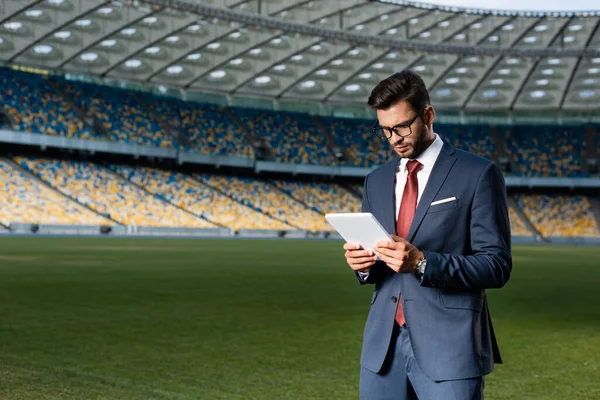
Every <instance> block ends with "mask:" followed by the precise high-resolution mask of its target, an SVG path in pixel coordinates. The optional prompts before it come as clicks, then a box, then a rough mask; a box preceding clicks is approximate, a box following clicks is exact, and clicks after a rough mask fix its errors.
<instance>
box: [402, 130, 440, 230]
mask: <svg viewBox="0 0 600 400" xmlns="http://www.w3.org/2000/svg"><path fill="white" fill-rule="evenodd" d="M443 146H444V142H443V141H442V139H440V137H439V136H438V134H437V133H436V134H435V140H434V141H433V143H431V144H430V145H429V147H428V148H427V149H425V151H424V152H422V153H421V154H419V156H418V157H417V158H415V160H417V161H418V162H420V163H421V164H422V165H423V166H422V167H421V169H419V170H418V171H417V180H418V181H419V194H418V196H417V205H418V204H419V200H421V195H422V194H423V191H424V190H425V186H426V185H427V182H428V181H429V176H430V175H431V170H432V169H433V165H434V164H435V162H436V161H437V159H438V156H439V155H440V152H441V151H442V147H443ZM409 161H411V160H410V159H408V158H402V159H401V160H400V162H399V163H398V167H397V168H396V183H395V194H396V195H395V199H396V200H395V202H396V208H395V211H396V213H395V214H394V220H397V219H398V213H399V212H400V203H401V202H402V194H403V193H404V186H406V178H407V177H408V169H407V168H406V164H407V163H408V162H409Z"/></svg>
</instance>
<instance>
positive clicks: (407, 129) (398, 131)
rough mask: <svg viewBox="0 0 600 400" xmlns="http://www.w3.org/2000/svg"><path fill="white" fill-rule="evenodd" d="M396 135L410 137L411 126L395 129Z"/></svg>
mask: <svg viewBox="0 0 600 400" xmlns="http://www.w3.org/2000/svg"><path fill="white" fill-rule="evenodd" d="M394 130H395V131H396V135H398V136H409V135H410V126H397V127H396V128H395V129H394Z"/></svg>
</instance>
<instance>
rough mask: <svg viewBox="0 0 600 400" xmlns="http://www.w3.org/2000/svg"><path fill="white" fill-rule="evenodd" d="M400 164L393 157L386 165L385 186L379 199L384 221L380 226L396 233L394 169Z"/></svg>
mask: <svg viewBox="0 0 600 400" xmlns="http://www.w3.org/2000/svg"><path fill="white" fill-rule="evenodd" d="M399 162H400V158H399V157H395V158H394V160H393V161H392V162H390V163H389V164H388V165H387V167H388V168H387V170H386V171H385V177H384V179H385V185H383V187H382V190H381V199H382V202H383V209H384V212H383V217H384V220H383V221H381V225H383V227H384V228H385V229H386V230H387V231H388V232H389V233H393V234H395V233H396V215H395V213H396V205H395V199H394V196H395V194H396V193H395V192H396V191H395V187H396V169H397V168H398V163H399Z"/></svg>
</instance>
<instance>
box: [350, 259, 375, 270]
mask: <svg viewBox="0 0 600 400" xmlns="http://www.w3.org/2000/svg"><path fill="white" fill-rule="evenodd" d="M373 264H375V262H374V261H369V262H367V263H361V264H349V265H350V268H352V270H354V271H360V270H363V269H365V268H370V267H372V266H373Z"/></svg>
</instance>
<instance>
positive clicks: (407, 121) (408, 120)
mask: <svg viewBox="0 0 600 400" xmlns="http://www.w3.org/2000/svg"><path fill="white" fill-rule="evenodd" d="M410 121H412V118H411V119H407V120H406V121H404V122H398V123H397V124H396V125H394V126H392V128H395V127H397V126H399V125H408V123H409V122H410ZM379 126H380V127H382V128H385V129H391V128H390V127H389V126H383V125H379Z"/></svg>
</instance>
